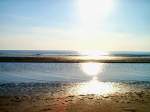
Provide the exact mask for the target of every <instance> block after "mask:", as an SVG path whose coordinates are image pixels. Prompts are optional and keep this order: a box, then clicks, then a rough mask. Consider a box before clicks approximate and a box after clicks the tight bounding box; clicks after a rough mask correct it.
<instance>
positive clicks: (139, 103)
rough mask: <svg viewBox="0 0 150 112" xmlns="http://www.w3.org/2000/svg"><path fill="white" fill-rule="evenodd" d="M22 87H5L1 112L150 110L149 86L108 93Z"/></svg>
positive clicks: (1, 101) (0, 101) (129, 111)
mask: <svg viewBox="0 0 150 112" xmlns="http://www.w3.org/2000/svg"><path fill="white" fill-rule="evenodd" d="M4 88H5V89H4ZM6 88H7V90H6ZM20 88H21V89H20ZM20 88H19V87H17V89H16V87H13V86H12V87H5V86H3V87H1V89H0V90H1V94H0V112H150V89H149V88H146V89H141V90H140V91H139V90H138V91H133V90H131V91H127V92H124V93H121V92H114V93H111V94H108V95H106V94H105V95H97V94H76V95H73V94H67V93H65V92H64V91H65V89H64V88H60V87H59V86H58V87H55V88H49V89H48V87H45V86H42V87H38V89H37V87H36V89H35V88H33V87H30V88H28V87H20ZM31 88H32V89H31ZM43 88H44V89H43ZM18 92H19V94H18ZM20 93H21V94H20Z"/></svg>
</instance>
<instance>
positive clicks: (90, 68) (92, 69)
mask: <svg viewBox="0 0 150 112" xmlns="http://www.w3.org/2000/svg"><path fill="white" fill-rule="evenodd" d="M102 65H103V64H102V63H92V62H89V63H82V64H81V69H82V71H83V72H84V73H86V74H87V75H89V76H96V75H98V73H99V72H101V71H102Z"/></svg>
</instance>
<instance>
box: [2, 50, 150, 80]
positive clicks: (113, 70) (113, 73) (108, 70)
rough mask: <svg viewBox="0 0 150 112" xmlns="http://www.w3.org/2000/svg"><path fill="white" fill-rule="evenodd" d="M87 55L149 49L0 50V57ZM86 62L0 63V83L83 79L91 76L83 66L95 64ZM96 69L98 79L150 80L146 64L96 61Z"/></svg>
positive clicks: (149, 67)
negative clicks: (103, 50) (121, 50)
mask: <svg viewBox="0 0 150 112" xmlns="http://www.w3.org/2000/svg"><path fill="white" fill-rule="evenodd" d="M91 54H94V55H95V54H97V55H99V56H128V57H139V58H140V57H150V52H127V51H126V52H100V51H82V52H81V51H67V50H66V51H65V50H64V51H62V50H61V51H59V50H0V57H1V56H3V57H4V56H5V57H9V56H11V57H13V56H14V57H15V56H20V57H21V56H37V57H38V56H68V55H69V56H70V55H71V56H84V55H91ZM88 63H91V64H88ZM88 63H87V66H86V64H85V63H32V62H21V63H20V62H0V82H43V81H46V82H49V81H87V80H90V79H91V78H92V75H89V74H88V73H86V70H85V69H86V67H87V69H90V67H91V68H92V69H93V67H95V63H94V66H92V62H88ZM84 66H85V67H84ZM96 68H97V69H100V71H97V74H96V77H97V78H98V80H100V81H150V63H97V65H96ZM94 69H95V68H94ZM95 71H96V70H95ZM87 72H88V70H87ZM91 74H92V73H91Z"/></svg>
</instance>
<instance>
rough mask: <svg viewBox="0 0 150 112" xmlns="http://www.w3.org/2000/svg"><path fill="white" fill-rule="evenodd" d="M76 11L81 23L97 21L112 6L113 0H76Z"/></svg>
mask: <svg viewBox="0 0 150 112" xmlns="http://www.w3.org/2000/svg"><path fill="white" fill-rule="evenodd" d="M77 1H78V3H77V4H78V12H79V15H80V19H81V21H82V22H83V23H88V24H89V23H90V22H92V23H94V22H95V23H97V22H98V21H100V19H102V18H103V17H105V16H106V15H107V14H108V13H109V12H110V11H111V10H112V7H113V0H77Z"/></svg>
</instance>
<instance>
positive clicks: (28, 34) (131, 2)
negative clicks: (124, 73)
mask: <svg viewBox="0 0 150 112" xmlns="http://www.w3.org/2000/svg"><path fill="white" fill-rule="evenodd" d="M149 12H150V0H0V49H1V50H103V51H150V13H149Z"/></svg>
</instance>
